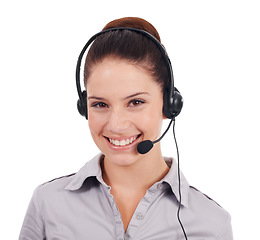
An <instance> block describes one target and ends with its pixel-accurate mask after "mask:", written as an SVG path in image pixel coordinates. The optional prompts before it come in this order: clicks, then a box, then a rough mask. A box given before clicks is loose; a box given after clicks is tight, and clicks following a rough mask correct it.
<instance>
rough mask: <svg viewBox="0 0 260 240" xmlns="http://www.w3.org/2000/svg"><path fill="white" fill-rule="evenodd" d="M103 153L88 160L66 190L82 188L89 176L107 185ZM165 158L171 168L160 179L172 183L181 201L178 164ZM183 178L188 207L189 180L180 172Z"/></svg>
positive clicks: (182, 195) (185, 203) (182, 186)
mask: <svg viewBox="0 0 260 240" xmlns="http://www.w3.org/2000/svg"><path fill="white" fill-rule="evenodd" d="M103 156H104V155H103V154H102V153H100V154H98V155H96V156H95V157H94V158H92V159H91V160H90V161H88V162H87V163H86V164H85V165H84V166H83V167H82V168H81V169H80V170H79V171H78V172H77V173H76V174H75V175H74V176H73V178H72V180H71V181H70V182H69V184H68V185H67V186H66V187H65V189H66V190H71V191H75V190H78V189H80V188H81V186H82V185H83V183H84V181H85V180H86V179H87V178H88V177H96V178H97V180H98V181H99V182H100V183H101V184H103V185H105V186H107V184H106V183H105V182H104V180H103V178H102V171H101V166H100V162H101V161H102V159H103ZM164 160H165V162H166V164H167V165H168V167H169V168H170V170H169V172H168V173H167V175H166V176H165V177H164V178H163V179H162V180H161V181H160V183H162V182H166V183H168V184H169V185H170V187H171V190H172V192H173V193H174V195H175V197H176V198H177V200H178V201H179V185H178V165H177V163H176V161H175V160H174V159H173V158H168V157H164ZM180 178H181V204H182V205H184V206H185V207H188V197H189V183H188V182H187V180H186V178H185V177H184V175H183V174H182V172H180Z"/></svg>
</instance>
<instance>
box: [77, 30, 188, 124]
mask: <svg viewBox="0 0 260 240" xmlns="http://www.w3.org/2000/svg"><path fill="white" fill-rule="evenodd" d="M120 30H121V31H122V30H128V31H132V32H136V33H139V34H142V35H144V36H145V37H147V38H148V39H150V40H151V41H153V42H154V43H155V45H156V46H157V47H158V49H159V50H160V52H161V53H162V56H163V59H164V61H165V63H166V66H167V72H168V78H169V85H168V87H167V88H166V91H165V92H164V96H163V113H164V115H165V116H166V117H167V118H169V119H173V118H175V117H176V116H177V115H179V113H180V112H181V109H182V106H183V98H182V96H181V94H180V92H179V91H178V90H177V88H175V87H174V78H173V71H172V65H171V61H170V59H169V57H168V54H167V52H166V51H165V49H164V47H163V46H162V44H161V43H160V42H159V41H158V40H157V39H156V38H155V37H154V36H153V35H151V34H150V33H148V32H146V31H144V30H141V29H136V28H127V27H118V28H110V29H106V30H104V31H101V32H99V33H97V34H95V35H94V36H92V37H91V38H90V39H89V40H88V42H87V43H86V45H85V46H84V48H83V49H82V51H81V53H80V55H79V57H78V62H77V67H76V86H77V91H78V95H79V100H78V102H77V107H78V111H79V113H80V114H81V115H82V116H84V117H85V118H86V119H88V108H87V93H86V91H85V90H84V91H82V89H81V86H80V70H81V62H82V58H83V56H84V53H85V52H86V50H87V48H88V47H89V46H90V44H91V43H93V42H94V41H95V39H96V38H97V37H98V36H100V35H102V34H104V33H107V32H111V31H120Z"/></svg>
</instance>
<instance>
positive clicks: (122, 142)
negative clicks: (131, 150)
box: [107, 135, 140, 147]
mask: <svg viewBox="0 0 260 240" xmlns="http://www.w3.org/2000/svg"><path fill="white" fill-rule="evenodd" d="M139 137H140V135H137V136H135V137H129V138H125V139H120V140H119V139H113V138H107V139H108V141H109V142H110V143H111V144H112V145H114V146H119V147H123V146H127V145H130V144H131V143H133V142H134V141H135V140H136V139H137V138H139Z"/></svg>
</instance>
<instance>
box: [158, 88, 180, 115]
mask: <svg viewBox="0 0 260 240" xmlns="http://www.w3.org/2000/svg"><path fill="white" fill-rule="evenodd" d="M182 106H183V98H182V96H181V94H180V92H179V91H178V89H177V88H174V94H173V96H172V97H170V96H169V93H168V91H166V92H165V93H164V96H163V113H164V115H165V117H167V118H169V119H173V118H175V117H177V116H178V115H179V113H180V112H181V109H182Z"/></svg>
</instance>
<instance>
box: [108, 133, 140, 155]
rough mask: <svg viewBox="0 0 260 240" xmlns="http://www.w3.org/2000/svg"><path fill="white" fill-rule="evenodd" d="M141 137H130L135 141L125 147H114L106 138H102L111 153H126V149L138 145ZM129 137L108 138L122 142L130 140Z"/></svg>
mask: <svg viewBox="0 0 260 240" xmlns="http://www.w3.org/2000/svg"><path fill="white" fill-rule="evenodd" d="M141 135H142V134H138V135H134V136H131V137H134V138H135V137H136V139H135V140H134V141H133V142H132V143H130V144H128V145H125V146H116V145H114V144H112V143H110V141H109V138H108V137H105V136H104V138H105V139H106V142H107V144H108V146H109V148H110V149H112V150H113V151H126V150H128V149H131V148H133V147H134V146H135V145H137V144H138V143H139V139H140V136H141ZM131 137H110V138H111V139H114V140H118V141H120V140H124V139H130V138H131Z"/></svg>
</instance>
